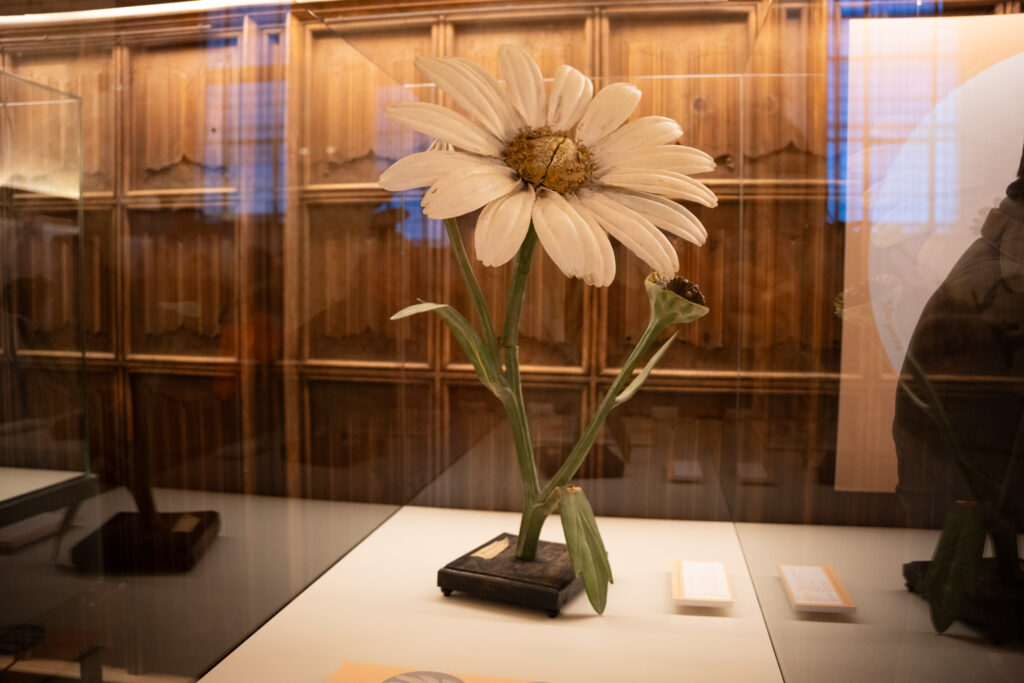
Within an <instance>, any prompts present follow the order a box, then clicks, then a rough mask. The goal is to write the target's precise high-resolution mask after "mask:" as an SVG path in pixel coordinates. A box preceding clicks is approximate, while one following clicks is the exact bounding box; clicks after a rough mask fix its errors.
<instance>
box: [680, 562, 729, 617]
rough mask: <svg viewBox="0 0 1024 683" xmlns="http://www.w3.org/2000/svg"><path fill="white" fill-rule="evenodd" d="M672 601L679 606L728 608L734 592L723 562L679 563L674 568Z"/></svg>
mask: <svg viewBox="0 0 1024 683" xmlns="http://www.w3.org/2000/svg"><path fill="white" fill-rule="evenodd" d="M672 599H673V600H674V601H675V602H676V603H677V604H679V605H688V606H693V607H726V606H728V605H731V604H732V590H731V589H730V587H729V577H728V576H727V575H726V573H725V565H723V564H722V563H721V562H690V561H677V562H675V563H674V565H673V567H672Z"/></svg>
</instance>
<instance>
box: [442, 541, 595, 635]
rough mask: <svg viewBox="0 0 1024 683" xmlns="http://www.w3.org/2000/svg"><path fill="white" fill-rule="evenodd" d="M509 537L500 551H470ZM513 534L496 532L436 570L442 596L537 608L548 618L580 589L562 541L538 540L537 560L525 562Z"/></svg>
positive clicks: (556, 614)
mask: <svg viewBox="0 0 1024 683" xmlns="http://www.w3.org/2000/svg"><path fill="white" fill-rule="evenodd" d="M505 538H507V539H508V547H507V548H505V549H504V550H503V551H501V553H500V554H498V555H496V556H494V557H492V558H490V559H484V558H482V557H473V553H475V552H477V551H478V550H480V549H481V548H484V547H486V546H488V545H490V544H492V543H494V542H496V541H501V540H502V539H505ZM517 540H518V537H517V536H515V535H513V534H499V535H498V536H495V537H494V538H492V539H491V540H489V541H487V543H484V544H482V545H480V546H479V547H477V548H474V549H473V550H471V551H469V552H468V553H466V554H465V555H463V556H462V557H460V558H459V559H457V560H454V561H453V562H449V563H448V564H447V565H446V566H444V567H443V568H441V569H440V570H438V572H437V585H438V586H440V588H441V592H443V593H444V594H445V595H451V594H452V591H460V592H462V593H468V594H469V595H475V596H477V597H481V598H488V599H490V600H500V601H502V602H509V603H512V604H514V605H520V606H522V607H528V608H530V609H539V610H544V611H545V612H547V614H548V616H549V617H557V616H558V612H559V611H560V610H561V609H562V607H564V606H565V603H567V602H568V601H569V599H570V598H572V597H573V596H575V595H576V594H577V593H579V592H580V591H581V590H582V589H583V583H582V582H581V581H580V580H579V578H577V576H576V573H575V572H574V571H573V568H572V561H571V560H570V559H569V550H568V548H566V547H565V545H564V544H562V543H549V542H547V541H540V542H539V543H538V545H537V559H535V560H533V561H532V562H525V561H523V560H517V559H516V556H515V555H516V541H517Z"/></svg>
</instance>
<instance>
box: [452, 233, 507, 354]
mask: <svg viewBox="0 0 1024 683" xmlns="http://www.w3.org/2000/svg"><path fill="white" fill-rule="evenodd" d="M444 227H445V230H447V231H448V242H449V244H451V246H452V254H454V255H455V262H456V263H457V264H458V265H459V271H460V272H461V273H462V279H463V280H465V281H466V289H468V290H469V295H470V297H471V298H472V299H473V308H474V310H476V315H477V317H478V318H480V327H481V328H482V329H481V330H480V332H481V333H482V335H483V341H484V344H485V345H486V346H487V350H488V352H489V353H492V354H494V356H495V357H497V355H498V339H497V337H495V336H494V323H492V322H491V311H490V309H488V308H487V299H485V298H484V293H483V291H482V290H481V289H480V283H479V282H477V279H476V274H475V273H474V272H473V267H472V266H470V264H469V256H467V255H466V246H465V245H464V244H463V243H462V233H461V232H459V224H458V222H457V221H456V220H455V219H454V218H445V219H444Z"/></svg>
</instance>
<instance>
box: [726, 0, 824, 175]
mask: <svg viewBox="0 0 1024 683" xmlns="http://www.w3.org/2000/svg"><path fill="white" fill-rule="evenodd" d="M827 12H828V8H827V7H826V6H825V5H824V4H823V3H809V2H780V3H774V4H773V5H772V7H771V8H769V10H768V14H767V17H766V18H765V20H764V22H763V24H762V27H761V30H760V32H759V33H758V36H757V42H756V44H755V47H754V50H753V53H752V54H751V58H750V67H749V68H748V69H747V72H748V75H747V76H745V77H744V84H743V100H744V102H743V106H744V111H743V115H744V120H745V121H746V122H748V125H747V129H746V130H745V131H744V150H743V151H744V154H745V156H746V158H745V164H746V165H745V169H744V173H745V176H746V177H747V178H757V179H768V180H773V181H780V180H784V179H801V180H811V181H819V182H820V181H823V180H824V179H825V178H826V176H827V173H826V167H825V147H826V144H827V140H828V130H827V128H828V108H827V107H825V106H823V103H824V102H825V101H826V98H827V90H828V78H827V77H826V71H827V68H828V67H827V59H826V55H827V40H828V36H827V34H826V32H825V31H822V30H820V27H822V26H824V25H825V23H826V15H827Z"/></svg>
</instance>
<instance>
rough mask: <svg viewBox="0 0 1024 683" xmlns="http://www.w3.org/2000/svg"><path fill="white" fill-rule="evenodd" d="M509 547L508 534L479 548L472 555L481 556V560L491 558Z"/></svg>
mask: <svg viewBox="0 0 1024 683" xmlns="http://www.w3.org/2000/svg"><path fill="white" fill-rule="evenodd" d="M507 547H508V536H506V537H505V538H502V539H499V540H497V541H494V542H493V543H488V544H487V545H485V546H484V547H483V548H480V550H477V551H476V552H475V553H473V554H472V555H471V556H470V557H479V558H480V559H481V560H491V559H494V558H495V557H497V556H498V555H501V551H503V550H504V549H505V548H507Z"/></svg>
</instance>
